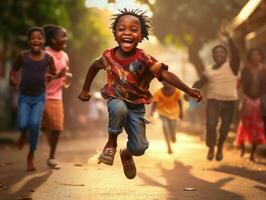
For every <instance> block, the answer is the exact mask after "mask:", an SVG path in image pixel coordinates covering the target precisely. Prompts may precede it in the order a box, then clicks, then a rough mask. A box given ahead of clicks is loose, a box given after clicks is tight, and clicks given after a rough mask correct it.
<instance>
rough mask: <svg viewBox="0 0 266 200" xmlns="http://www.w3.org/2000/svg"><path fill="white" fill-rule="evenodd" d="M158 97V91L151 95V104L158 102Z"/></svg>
mask: <svg viewBox="0 0 266 200" xmlns="http://www.w3.org/2000/svg"><path fill="white" fill-rule="evenodd" d="M159 96H160V90H158V91H157V92H155V93H154V94H153V99H152V101H153V102H158V101H159Z"/></svg>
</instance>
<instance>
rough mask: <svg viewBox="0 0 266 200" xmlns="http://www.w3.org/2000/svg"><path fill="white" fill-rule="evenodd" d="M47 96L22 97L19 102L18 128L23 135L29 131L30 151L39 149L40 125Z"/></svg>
mask: <svg viewBox="0 0 266 200" xmlns="http://www.w3.org/2000/svg"><path fill="white" fill-rule="evenodd" d="M44 102H45V94H41V95H38V96H28V95H22V94H21V95H20V96H19V100H18V128H19V130H20V132H21V133H22V134H25V133H26V131H27V130H29V145H30V151H31V152H33V151H35V150H36V148H37V143H38V140H39V134H40V123H41V118H42V113H43V109H44Z"/></svg>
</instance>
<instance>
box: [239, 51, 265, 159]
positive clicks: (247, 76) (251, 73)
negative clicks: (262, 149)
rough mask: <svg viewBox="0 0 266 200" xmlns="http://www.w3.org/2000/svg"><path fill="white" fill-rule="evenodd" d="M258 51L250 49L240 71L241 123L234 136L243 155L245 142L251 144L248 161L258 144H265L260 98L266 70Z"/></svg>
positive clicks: (263, 87) (260, 52)
mask: <svg viewBox="0 0 266 200" xmlns="http://www.w3.org/2000/svg"><path fill="white" fill-rule="evenodd" d="M263 61H264V56H263V53H262V51H261V50H260V49H258V48H252V49H250V50H249V51H248V53H247V65H246V66H245V67H244V68H243V69H242V71H241V85H242V89H243V92H244V99H243V102H242V108H241V112H240V113H241V123H240V125H239V127H238V131H237V135H236V144H237V145H239V146H240V148H241V156H244V153H245V142H250V143H251V144H252V148H251V153H250V157H249V159H250V160H251V161H255V157H254V154H255V152H256V149H257V145H258V144H263V143H265V137H264V124H263V121H262V109H261V108H262V105H261V96H262V94H263V91H264V90H265V87H266V85H265V84H264V83H265V81H264V80H265V79H266V68H265V66H264V64H263Z"/></svg>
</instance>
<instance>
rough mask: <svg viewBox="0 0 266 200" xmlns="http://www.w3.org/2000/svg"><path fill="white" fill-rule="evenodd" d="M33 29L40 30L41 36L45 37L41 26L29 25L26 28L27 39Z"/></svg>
mask: <svg viewBox="0 0 266 200" xmlns="http://www.w3.org/2000/svg"><path fill="white" fill-rule="evenodd" d="M35 31H37V32H40V33H41V34H42V36H43V38H44V39H45V34H44V30H43V28H42V27H40V26H32V27H30V28H29V29H28V30H27V38H28V39H29V38H30V36H31V34H32V33H33V32H35Z"/></svg>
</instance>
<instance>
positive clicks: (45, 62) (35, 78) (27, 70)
mask: <svg viewBox="0 0 266 200" xmlns="http://www.w3.org/2000/svg"><path fill="white" fill-rule="evenodd" d="M44 41H45V36H44V31H43V29H42V28H41V27H32V28H30V29H29V30H28V43H29V46H30V50H25V51H21V52H20V53H19V55H18V57H17V59H16V62H15V64H14V66H13V68H12V70H11V73H10V84H11V85H12V86H17V85H18V84H19V81H18V71H19V70H20V69H21V82H20V85H19V89H20V96H19V100H18V127H19V130H20V132H21V135H20V138H19V141H18V148H19V149H21V148H22V147H23V145H24V144H25V141H26V132H27V131H28V130H29V143H30V145H29V146H30V149H29V153H28V157H27V170H28V171H34V170H35V166H34V162H33V160H34V151H35V150H36V148H37V143H38V138H39V133H40V122H41V117H42V113H43V109H44V102H45V86H46V80H48V81H49V80H51V79H52V77H53V75H55V74H56V70H55V65H54V61H53V59H52V57H51V56H49V55H48V54H47V53H45V52H44V51H43V45H44Z"/></svg>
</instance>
